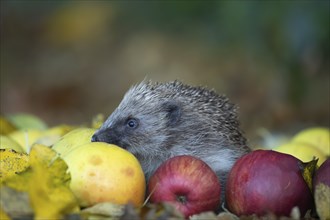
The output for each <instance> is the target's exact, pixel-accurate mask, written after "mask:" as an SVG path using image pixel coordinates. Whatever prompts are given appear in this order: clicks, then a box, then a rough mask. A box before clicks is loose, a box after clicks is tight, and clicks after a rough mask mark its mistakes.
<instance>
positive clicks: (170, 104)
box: [163, 101, 181, 126]
mask: <svg viewBox="0 0 330 220" xmlns="http://www.w3.org/2000/svg"><path fill="white" fill-rule="evenodd" d="M163 109H165V111H166V114H167V115H166V117H167V119H168V125H169V126H173V125H176V124H177V123H178V121H179V119H180V118H181V106H180V105H179V103H177V102H174V101H167V102H164V103H163Z"/></svg>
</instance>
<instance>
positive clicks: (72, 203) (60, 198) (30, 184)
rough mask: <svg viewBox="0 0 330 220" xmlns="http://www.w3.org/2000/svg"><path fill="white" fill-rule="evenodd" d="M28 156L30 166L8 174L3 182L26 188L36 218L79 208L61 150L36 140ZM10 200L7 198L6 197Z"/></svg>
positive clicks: (7, 184) (15, 187) (56, 217)
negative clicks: (70, 185)
mask: <svg viewBox="0 0 330 220" xmlns="http://www.w3.org/2000/svg"><path fill="white" fill-rule="evenodd" d="M28 160H29V164H30V167H29V168H28V169H26V170H25V171H24V172H21V173H19V174H17V175H13V176H11V177H10V178H6V179H5V181H4V182H3V185H4V186H7V187H10V188H12V189H15V190H18V191H23V192H27V194H28V196H29V201H30V204H31V207H32V209H33V211H34V217H35V219H59V218H61V217H63V216H64V215H65V214H69V213H73V212H76V211H78V210H79V207H78V203H77V201H76V198H75V196H74V194H73V193H72V191H71V190H70V188H69V181H70V174H69V173H67V172H66V171H67V168H68V167H67V165H66V163H65V162H64V161H63V160H62V159H61V158H60V157H58V154H57V153H56V152H55V151H54V150H52V149H50V148H49V147H46V146H43V145H39V144H35V145H33V146H32V148H31V152H30V154H29V157H28ZM8 198H10V197H8ZM1 202H3V201H2V200H1ZM7 202H9V201H8V199H7V201H4V203H7Z"/></svg>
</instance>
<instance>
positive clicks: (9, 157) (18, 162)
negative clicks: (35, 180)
mask: <svg viewBox="0 0 330 220" xmlns="http://www.w3.org/2000/svg"><path fill="white" fill-rule="evenodd" d="M28 166H29V157H28V155H27V154H25V153H18V152H16V151H14V150H12V149H0V183H2V182H3V181H4V180H6V179H7V178H10V177H12V176H15V175H16V174H17V173H20V172H22V171H24V170H26V169H27V168H28Z"/></svg>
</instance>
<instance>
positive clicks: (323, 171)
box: [313, 158, 330, 188]
mask: <svg viewBox="0 0 330 220" xmlns="http://www.w3.org/2000/svg"><path fill="white" fill-rule="evenodd" d="M320 183H323V184H325V185H327V186H328V187H330V158H328V159H327V160H326V161H324V162H323V163H322V164H321V166H320V167H319V169H318V170H317V171H316V173H315V176H314V178H313V186H314V188H315V186H316V185H317V184H320Z"/></svg>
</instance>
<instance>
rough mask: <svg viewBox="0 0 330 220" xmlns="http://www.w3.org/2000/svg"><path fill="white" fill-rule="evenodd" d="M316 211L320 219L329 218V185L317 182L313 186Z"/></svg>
mask: <svg viewBox="0 0 330 220" xmlns="http://www.w3.org/2000/svg"><path fill="white" fill-rule="evenodd" d="M314 200H315V206H316V212H317V214H318V216H319V217H320V219H321V220H325V219H330V208H329V207H330V187H329V186H327V185H325V184H323V183H319V184H317V185H316V187H315V193H314Z"/></svg>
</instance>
